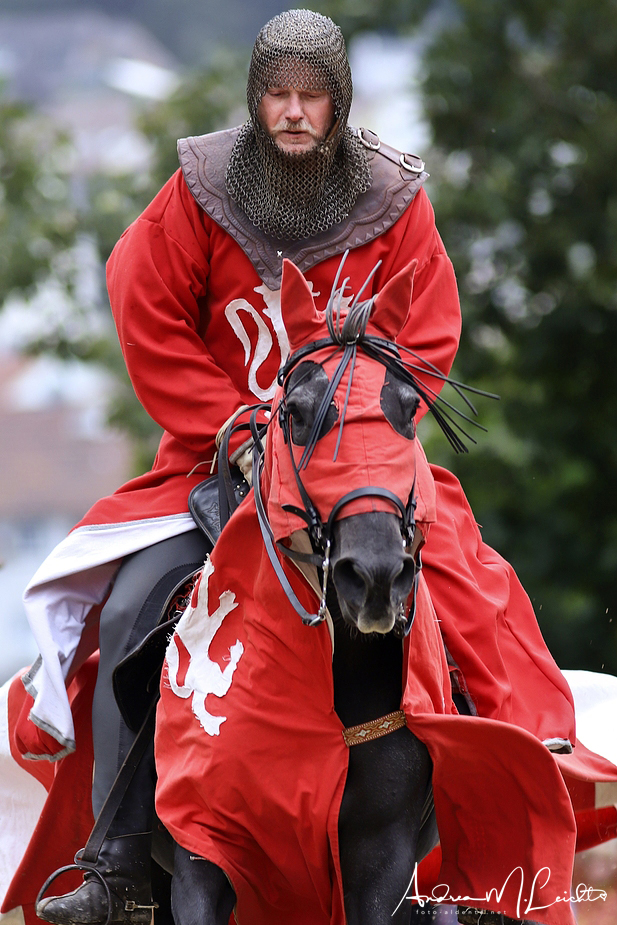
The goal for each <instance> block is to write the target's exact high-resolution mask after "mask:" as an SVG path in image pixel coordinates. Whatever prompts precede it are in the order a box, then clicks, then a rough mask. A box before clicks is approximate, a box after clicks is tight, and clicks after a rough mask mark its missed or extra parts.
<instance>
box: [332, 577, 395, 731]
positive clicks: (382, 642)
mask: <svg viewBox="0 0 617 925" xmlns="http://www.w3.org/2000/svg"><path fill="white" fill-rule="evenodd" d="M328 609H329V610H330V614H331V616H332V621H333V624H334V657H333V660H332V675H333V680H334V708H335V710H336V712H337V714H338V716H339V719H340V720H341V722H342V723H343V724H344V725H345V726H355V725H358V724H359V723H364V722H367V721H368V720H371V719H378V718H379V717H380V716H385V715H386V714H387V713H392V712H393V711H394V710H399V709H400V706H401V696H402V679H403V643H402V641H401V640H400V639H398V638H397V637H396V636H394V635H393V634H392V633H388V634H387V635H385V636H383V635H380V634H377V633H372V634H370V635H365V634H363V633H360V632H358V630H355V629H352V628H350V627H349V626H348V625H347V624H346V623H345V621H344V620H343V617H342V616H341V613H340V610H339V606H338V601H337V600H336V594H335V593H334V591H332V592H329V594H328Z"/></svg>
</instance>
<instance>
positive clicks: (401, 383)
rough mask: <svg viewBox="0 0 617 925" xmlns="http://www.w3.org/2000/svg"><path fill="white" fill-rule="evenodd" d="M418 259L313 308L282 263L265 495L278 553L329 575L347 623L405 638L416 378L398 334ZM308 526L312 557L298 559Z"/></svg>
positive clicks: (412, 561) (412, 539) (296, 276)
mask: <svg viewBox="0 0 617 925" xmlns="http://www.w3.org/2000/svg"><path fill="white" fill-rule="evenodd" d="M415 263H416V262H415V261H413V262H412V263H411V264H409V266H408V267H406V268H405V269H404V270H403V271H402V272H400V273H399V274H398V275H397V276H395V277H394V278H393V279H392V280H390V281H389V282H388V284H387V285H386V286H385V287H384V288H383V289H382V290H381V291H380V292H379V293H378V294H377V295H376V296H375V297H374V298H372V299H369V300H366V301H360V300H359V298H358V297H356V298H355V300H354V301H353V302H352V303H351V305H348V304H347V305H346V304H345V303H349V302H350V301H351V300H350V299H345V298H344V291H345V283H343V285H342V287H340V288H337V283H338V279H337V281H335V285H334V287H333V291H332V295H331V297H330V301H329V304H328V307H327V309H326V311H325V312H320V311H318V310H317V308H316V306H315V302H314V299H313V296H312V293H311V290H310V287H309V285H308V284H307V282H306V280H305V278H304V277H303V275H302V273H301V272H300V271H299V270H298V269H297V268H296V267H295V266H294V264H292V263H291V262H289V261H285V264H284V269H283V281H282V287H281V309H282V313H283V318H284V322H285V327H286V330H287V332H288V335H289V340H290V348H291V353H290V357H289V359H288V361H287V363H286V364H285V366H284V367H283V368H282V370H281V372H280V374H279V388H278V391H277V394H276V395H275V398H274V402H273V412H272V416H273V420H272V426H271V427H270V429H269V437H268V443H267V448H266V454H265V465H264V473H263V489H262V490H263V493H264V497H265V498H266V503H265V506H264V510H265V511H267V517H268V520H269V524H270V528H271V532H272V536H273V538H274V540H275V541H276V542H277V543H278V546H279V549H280V550H281V551H282V552H283V553H286V554H287V555H292V557H294V558H301V557H303V558H304V559H305V560H306V559H308V560H309V561H311V562H312V563H313V564H316V565H318V566H319V567H320V568H321V570H322V574H323V575H324V593H323V601H322V609H321V611H320V616H321V617H322V618H323V616H324V613H325V584H326V580H327V577H328V574H329V575H331V578H332V581H333V583H334V588H335V590H336V593H337V596H338V601H339V605H340V609H341V613H342V616H343V618H344V619H345V621H346V622H347V623H349V624H351V625H353V626H355V627H357V629H358V630H360V631H361V632H362V633H374V632H377V633H388V632H390V631H391V630H392V629H393V628H397V629H398V630H399V631H401V632H403V631H405V630H408V628H409V626H410V622H411V619H410V616H409V615H408V613H407V602H408V598H409V597H410V595H411V593H412V591H413V589H414V586H415V582H416V578H417V572H418V565H417V559H416V547H417V545H418V540H419V534H416V529H415V524H414V508H415V500H414V485H415V481H416V463H415V446H416V442H415V421H414V417H415V414H416V411H417V409H418V406H419V403H420V396H419V394H418V390H417V388H416V382H415V380H414V378H413V376H412V375H411V374H410V373H409V371H408V369H407V368H406V366H405V365H404V364H403V363H402V361H401V358H400V355H399V351H398V348H397V347H396V343H395V341H396V338H397V336H398V334H399V332H400V330H401V328H402V327H403V325H404V323H405V320H406V318H407V315H408V313H409V308H410V303H411V294H412V285H413V273H414V270H415ZM298 530H304V531H306V530H308V534H309V536H310V539H311V544H312V553H311V554H309V555H308V556H307V555H304V556H303V554H302V553H301V552H298V551H296V552H295V553H294V548H293V547H294V542H293V539H294V536H295V535H296V533H297V531H298Z"/></svg>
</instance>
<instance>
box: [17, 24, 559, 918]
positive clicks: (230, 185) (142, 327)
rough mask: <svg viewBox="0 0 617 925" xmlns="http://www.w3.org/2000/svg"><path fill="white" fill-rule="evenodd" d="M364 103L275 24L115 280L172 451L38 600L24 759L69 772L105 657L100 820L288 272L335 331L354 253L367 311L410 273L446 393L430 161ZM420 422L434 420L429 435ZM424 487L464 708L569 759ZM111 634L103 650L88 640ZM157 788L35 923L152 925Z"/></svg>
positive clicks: (491, 591) (149, 761) (451, 314)
mask: <svg viewBox="0 0 617 925" xmlns="http://www.w3.org/2000/svg"><path fill="white" fill-rule="evenodd" d="M351 99H352V81H351V73H350V68H349V64H348V60H347V55H346V51H345V45H344V40H343V36H342V33H341V32H340V30H339V28H338V27H337V26H336V25H335V24H334V23H333V22H332V21H331V20H330V19H328V18H327V17H324V16H322V15H320V14H317V13H313V12H310V11H307V10H291V11H289V12H286V13H282V14H280V15H278V16H276V17H274V19H272V20H271V21H270V22H268V23H267V24H266V25H265V26H264V27H263V29H262V30H261V32H260V33H259V35H258V37H257V41H256V43H255V47H254V49H253V55H252V60H251V65H250V71H249V78H248V87H247V101H248V110H249V119H248V121H247V122H246V123H245V124H244V125H242V126H240V127H239V128H234V129H230V130H226V131H222V132H217V133H214V134H211V135H204V136H200V137H191V138H187V139H182V140H180V142H179V143H178V151H179V158H180V169H179V170H178V171H177V172H176V173H175V174H174V176H173V177H171V179H170V180H169V181H168V182H167V183H166V184H165V186H164V187H163V189H162V190H161V191H160V193H159V194H158V195H157V196H156V197H155V199H154V200H153V201H152V203H151V204H150V205H149V206H148V207H147V209H146V210H145V211H144V213H143V214H142V215H141V216H140V217H139V218H138V219H137V220H136V221H135V222H134V223H133V224H132V225H131V226H130V228H129V229H128V230H127V231H126V232H125V233H124V235H123V236H122V238H121V239H120V241H119V242H118V244H117V245H116V248H115V250H114V252H113V254H112V256H111V258H110V261H109V264H108V288H109V294H110V300H111V306H112V310H113V313H114V318H115V321H116V325H117V329H118V336H119V338H120V343H121V346H122V350H123V353H124V357H125V361H126V365H127V369H128V371H129V375H130V376H131V379H132V382H133V384H134V387H135V391H136V393H137V395H138V397H139V399H140V401H141V402H142V404H143V406H144V408H145V409H146V410H147V411H148V413H149V414H150V415H151V416H152V417H153V418H154V419H155V420H156V421H158V422H159V423H160V424H161V426H162V427H163V429H164V434H163V437H162V439H161V443H160V447H159V451H158V454H157V457H156V460H155V462H154V465H153V468H152V470H151V471H150V472H148V473H146V474H145V475H142V476H140V477H139V478H136V479H134V480H132V481H130V482H128V483H127V484H126V485H124V486H122V488H120V489H119V490H118V491H117V492H116V493H115V494H114V495H112V496H110V497H108V498H105V499H102V500H101V501H99V502H98V503H97V504H95V505H94V507H93V508H92V509H91V510H90V511H89V512H88V514H87V515H86V516H85V518H84V519H83V520H82V521H81V523H80V524H78V525H77V527H76V528H75V529H74V530H73V531H72V532H71V534H70V535H69V536H68V537H67V539H66V540H65V541H64V542H63V543H62V544H60V546H59V547H58V548H57V549H56V550H55V551H54V552H53V553H52V554H51V555H50V557H49V558H48V559H47V560H46V562H44V563H43V565H42V566H41V568H40V569H39V571H38V572H37V574H36V575H35V576H34V578H33V579H32V581H31V582H30V584H29V585H28V588H27V589H26V594H25V602H26V607H27V611H28V615H29V619H30V623H31V626H32V629H33V632H34V635H35V637H36V639H37V642H38V645H39V648H40V651H41V656H42V658H41V659H39V660H38V661H37V663H36V664H35V665H34V666H33V668H32V669H31V671H30V672H29V674H28V675H27V676H26V677H25V683H26V685H27V689H28V691H29V692H30V693H31V694H32V697H33V699H34V703H33V705H32V709H31V710H30V717H29V718H30V722H29V723H28V724H27V725H28V729H26V730H25V731H24V730H22V740H23V741H24V742H26V743H27V747H26V748H25V750H26V751H27V752H28V753H29V756H30V757H44V758H47V759H48V760H49V759H50V760H55V759H58V758H61V757H62V756H64V755H66V754H68V753H70V752H71V751H72V750H74V748H75V735H74V729H73V723H72V719H71V714H70V708H69V704H68V700H67V698H66V694H65V686H66V684H67V683H68V682H69V681H70V679H71V678H72V677H73V676H74V675H75V673H76V672H77V671H78V669H79V667H80V665H81V664H83V662H84V660H85V659H86V658H87V657H88V655H89V654H90V653H91V652H92V651H93V650H94V649H95V648H96V647H97V645H98V647H99V648H100V667H99V674H98V680H97V686H96V691H95V697H94V706H93V715H92V728H93V737H94V754H95V773H94V781H93V796H92V801H93V811H94V815H95V817H96V816H97V815H98V814H99V812H100V810H101V807H102V806H103V803H104V801H105V798H106V796H107V794H108V792H109V791H110V789H111V786H112V783H113V781H114V778H115V776H116V773H117V771H118V768H119V767H120V765H121V763H122V761H123V759H124V757H125V756H126V754H127V751H128V750H129V748H130V745H131V743H132V741H133V739H134V736H135V733H134V732H133V731H132V730H131V728H129V726H128V725H127V722H126V719H125V717H124V716H123V714H122V713H121V711H120V710H119V708H118V705H117V703H116V700H115V698H114V693H113V683H112V677H113V672H114V669H115V667H116V665H117V663H118V662H119V661H120V660H121V659H122V658H123V657H124V656H126V655H127V654H128V653H129V652H130V651H131V650H132V649H133V648H134V647H135V646H137V645H138V644H139V643H140V642H141V641H142V640H143V639H144V637H145V636H146V635H147V634H148V633H149V632H150V631H151V630H152V629H153V627H154V626H155V625H156V623H157V621H158V619H159V617H160V614H161V610H162V608H163V605H164V604H165V602H166V600H167V599H168V597H169V595H170V594H171V593H172V592H173V591H174V589H175V588H177V586H178V585H179V584H181V583H182V582H183V581H186V580H187V579H188V578H190V576H191V575H192V574H193V573H194V572H195V571H196V569H198V568H199V567H200V566H201V565H202V564H203V561H204V559H205V558H206V555H207V554H208V552H209V551H210V549H211V546H210V544H209V543H208V541H207V540H206V538H205V537H204V536H203V534H202V533H201V532H200V531H199V530H197V529H196V528H195V522H194V520H193V519H192V517H191V515H190V514H189V512H188V508H187V499H188V495H189V492H190V491H191V489H192V488H194V487H195V486H196V485H197V484H199V482H200V481H201V480H202V479H203V478H204V473H205V474H207V473H208V472H210V471H212V470H213V468H214V466H215V461H216V455H217V446H216V436H217V434H218V432H219V430H220V428H221V425H222V424H223V423H224V422H226V421H227V420H229V419H230V418H231V417H233V415H234V414H235V413H236V412H237V411H238V410H239V409H240V408H241V407H242V406H244V405H251V404H254V403H255V401H259V402H266V403H267V402H269V401H270V400H271V399H272V397H273V395H274V392H275V389H276V376H277V372H278V370H279V368H280V367H281V366H282V365H283V363H284V362H285V360H286V359H287V355H288V349H289V342H288V336H287V332H286V330H285V326H284V324H283V317H282V313H281V307H280V291H279V290H280V280H281V273H282V267H283V260H284V258H289V259H290V260H292V261H293V262H294V263H295V264H296V265H297V266H298V267H299V268H300V269H301V270H302V271H303V272H304V274H305V276H306V278H307V280H308V282H309V285H310V286H311V287H312V292H313V295H314V298H315V303H316V305H317V306H318V307H319V308H320V309H322V310H323V308H325V304H326V300H327V298H328V296H329V293H330V289H331V283H332V280H333V278H334V276H335V273H336V268H337V267H338V264H339V262H340V258H341V255H342V254H343V253H344V252H345V251H346V250H349V256H348V258H347V263H346V273H347V275H348V276H349V281H350V282H349V287H350V291H351V292H352V293H354V294H357V292H358V290H359V288H360V287H361V286H362V284H363V283H364V281H365V280H366V279H367V277H368V276H369V273H370V270H371V269H372V268H373V267H374V266H375V264H377V263H378V261H381V263H380V266H379V268H378V269H377V271H376V272H375V274H374V276H373V277H372V278H371V280H370V281H369V283H368V289H367V291H366V292H365V294H364V298H370V297H371V295H372V294H374V293H376V292H378V291H379V290H380V289H382V288H383V286H384V285H385V283H387V281H388V280H389V279H392V278H393V277H394V276H395V275H396V274H397V273H399V272H400V271H401V270H402V269H403V268H404V267H406V266H407V265H408V264H409V263H410V261H411V260H412V259H414V258H415V259H416V260H417V271H416V275H415V282H414V294H413V303H412V307H411V312H410V315H409V319H408V321H407V323H406V325H405V327H404V328H403V330H402V331H401V333H400V335H399V342H400V343H401V344H402V345H403V346H405V347H409V348H411V349H412V350H413V351H415V353H416V354H418V355H419V356H420V357H421V358H422V360H423V362H424V363H425V365H426V368H427V370H428V368H429V365H431V364H432V367H433V368H435V369H436V371H437V372H438V373H439V374H442V375H447V373H448V372H449V369H450V367H451V364H452V361H453V359H454V356H455V353H456V350H457V345H458V338H459V332H460V311H459V303H458V297H457V289H456V281H455V278H454V273H453V269H452V266H451V263H450V261H449V259H448V257H447V255H446V253H445V250H444V247H443V244H442V242H441V240H440V238H439V235H438V233H437V231H436V228H435V224H434V216H433V211H432V208H431V205H430V203H429V200H428V198H427V196H426V193H425V192H424V190H423V188H422V187H423V184H424V182H425V180H426V179H427V176H428V174H427V173H426V172H425V171H424V164H423V162H422V161H421V160H420V158H419V157H417V156H415V155H411V154H401V153H400V152H398V151H395V150H394V149H393V148H391V147H389V146H388V145H386V144H384V143H382V142H381V141H380V139H379V138H378V137H377V136H376V135H375V134H374V133H373V132H370V131H367V130H366V129H354V128H352V127H351V126H350V125H349V124H348V116H349V111H350V106H351ZM419 378H420V379H422V378H423V376H422V375H420V376H419ZM424 378H425V379H426V384H427V389H428V392H429V393H430V391H431V390H432V391H438V389H439V380H438V378H435V377H434V376H433V377H431V374H430V373H429V372H427V373H426V374H424ZM425 411H426V406H425V405H422V406H421V407H420V408H419V410H418V412H417V416H416V418H417V419H419V418H420V417H421V415H422V414H423V413H424V412H425ZM249 443H250V440H249V441H247V440H246V439H245V436H244V435H242V434H240V435H235V436H234V437H233V438H232V441H231V444H230V447H229V451H230V458H231V460H232V462H235V463H237V464H238V465H239V466H240V468H241V469H242V470H243V471H244V472H246V473H247V474H249V469H248V463H247V450H248V449H249ZM431 469H432V476H433V479H434V482H435V490H436V511H437V515H436V521H435V522H434V523H433V524H432V526H431V531H430V534H429V536H428V539H427V542H426V546H425V549H424V553H423V561H424V574H425V577H426V581H427V584H428V588H429V591H430V594H431V597H432V600H433V604H434V607H435V610H436V613H437V616H438V619H439V621H440V626H441V631H442V635H443V640H444V644H445V646H446V649H447V654H448V659H449V663H450V667H451V677H452V681H453V685H454V689H455V693H456V695H457V696H458V697H459V698H460V699H459V702H460V703H461V704H464V708H465V709H466V710H467V711H468V712H470V713H476V712H477V713H478V714H479V715H481V716H484V717H488V718H492V719H499V720H502V721H505V722H508V723H514V724H516V725H519V726H521V727H523V728H524V729H526V730H527V731H529V732H531V733H532V734H533V735H535V736H536V737H537V738H538V739H539V740H540V741H542V742H544V743H545V744H546V745H547V746H548V747H549V748H551V749H553V750H555V751H559V750H564V751H569V750H570V749H571V745H570V743H571V742H573V741H574V713H573V705H572V698H571V695H570V691H569V689H568V686H567V684H566V682H565V680H564V678H563V676H562V675H561V673H560V671H559V669H558V668H557V666H556V665H555V663H554V662H553V660H552V658H551V656H550V654H549V653H548V651H547V650H546V647H545V645H544V642H543V640H542V636H541V634H540V631H539V629H538V626H537V623H536V620H535V616H534V614H533V610H532V607H531V604H530V602H529V599H528V598H527V596H526V594H525V592H524V591H523V589H522V587H521V586H520V583H519V582H518V579H517V578H516V575H515V574H514V572H513V570H512V568H511V567H510V566H509V565H508V563H506V562H505V561H504V560H503V559H502V558H501V557H500V556H499V555H498V554H497V553H496V552H494V551H493V550H491V549H490V548H488V547H487V546H486V545H485V544H484V543H483V542H482V539H481V536H480V533H479V530H478V527H477V525H476V523H475V521H474V518H473V514H472V512H471V510H470V508H469V505H468V504H467V501H466V499H465V496H464V494H463V492H462V489H461V487H460V485H459V483H458V482H457V480H456V479H455V478H454V476H453V475H451V474H450V473H449V472H447V471H445V470H444V469H440V468H438V467H431ZM97 623H98V627H99V630H98V637H97V636H93V635H92V634H91V633H90V632H89V631H90V629H91V628H92V627H93V626H96V624H97ZM521 679H524V681H523V683H521ZM538 705H541V712H540V711H539V709H538ZM155 780H156V775H155V769H154V758H153V752H152V748H151V747H148V748H147V749H146V751H145V754H144V756H143V758H142V759H141V761H140V763H139V766H138V767H137V770H136V772H135V775H134V777H133V780H132V782H131V784H130V785H129V787H128V789H127V791H126V793H125V795H124V797H123V799H122V802H121V804H120V807H119V809H118V811H117V812H116V813H115V816H114V818H113V819H112V820H111V824H110V826H109V828H108V830H107V833H106V836H105V838H104V841H103V844H102V847H101V850H100V852H99V858H98V861H97V867H96V869H97V871H98V875H97V876H94V875H92V874H90V873H88V874H86V875H85V878H84V882H83V883H82V885H81V886H80V887H79V888H78V889H77V890H75V891H73V892H72V893H69V894H67V895H65V896H57V897H51V898H46V899H43V900H42V901H41V902H40V904H39V906H38V908H37V913H38V915H39V916H40V917H41V918H43V919H45V920H46V921H48V922H51V923H56V925H69V923H84V925H98V923H101V925H102V923H104V922H108V921H111V922H112V923H116V922H123V923H130V925H138V923H146V922H149V921H150V917H151V913H152V894H151V884H150V853H151V833H152V826H153V818H154V789H155ZM105 884H106V886H105ZM106 887H107V888H108V889H107V888H106ZM108 890H109V892H108ZM109 897H111V903H112V908H111V917H110V918H109V917H108V913H109V911H110V910H109Z"/></svg>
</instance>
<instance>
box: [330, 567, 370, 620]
mask: <svg viewBox="0 0 617 925" xmlns="http://www.w3.org/2000/svg"><path fill="white" fill-rule="evenodd" d="M332 578H333V580H334V587H335V588H336V592H337V594H338V595H339V598H342V599H343V600H345V601H347V602H348V603H349V604H352V605H353V606H354V607H356V608H358V609H359V608H360V607H362V606H363V604H364V603H365V601H366V597H367V593H368V581H369V576H368V575H365V574H364V573H363V570H362V569H360V568H358V567H357V565H356V564H355V563H354V560H353V559H339V561H338V562H337V563H336V565H335V566H334V569H333V572H332Z"/></svg>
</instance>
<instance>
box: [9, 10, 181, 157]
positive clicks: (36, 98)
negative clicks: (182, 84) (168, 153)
mask: <svg viewBox="0 0 617 925" xmlns="http://www.w3.org/2000/svg"><path fill="white" fill-rule="evenodd" d="M177 69H178V64H177V62H176V60H175V59H174V58H173V56H172V55H171V53H170V52H168V51H167V49H165V48H164V47H163V46H162V45H161V44H160V42H158V40H157V39H155V38H154V36H152V35H151V34H150V33H149V32H148V31H147V30H146V29H145V28H144V27H143V26H141V25H139V24H138V23H136V22H133V21H132V20H130V19H123V18H121V17H111V16H106V15H105V14H104V13H100V12H96V11H95V10H83V11H80V10H70V11H66V12H57V13H47V14H45V13H28V14H4V15H0V78H1V79H2V80H3V81H4V82H5V87H6V91H7V92H8V94H9V95H10V96H11V97H14V98H15V99H19V100H25V101H27V102H29V103H32V104H34V105H35V106H36V107H37V109H39V110H40V111H41V112H43V113H45V114H47V115H48V116H50V117H51V118H52V119H53V121H54V122H55V123H56V124H58V125H60V126H63V127H64V128H66V129H67V130H68V131H69V132H70V133H71V136H72V138H73V142H74V145H75V164H74V169H75V171H76V172H77V173H81V172H89V171H93V170H100V169H103V170H105V169H107V170H110V171H111V172H114V171H115V170H122V171H126V170H131V169H135V170H138V169H140V168H141V167H143V166H144V164H145V162H146V161H147V157H148V148H147V146H146V143H145V140H144V138H143V136H141V135H140V134H139V132H138V131H137V130H136V129H135V125H134V123H135V114H136V111H137V110H138V108H139V105H140V103H143V102H144V101H147V100H160V99H163V98H164V97H165V96H167V95H168V94H169V93H170V92H171V91H172V90H173V89H174V88H175V87H176V86H177V84H178V80H179V78H178V73H177Z"/></svg>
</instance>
